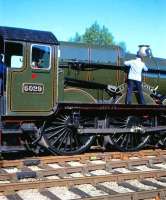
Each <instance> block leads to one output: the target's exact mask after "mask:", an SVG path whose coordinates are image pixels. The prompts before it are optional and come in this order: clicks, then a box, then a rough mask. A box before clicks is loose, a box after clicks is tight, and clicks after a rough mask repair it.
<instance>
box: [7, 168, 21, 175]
mask: <svg viewBox="0 0 166 200" xmlns="http://www.w3.org/2000/svg"><path fill="white" fill-rule="evenodd" d="M4 170H5V171H6V172H7V173H9V174H12V173H16V172H20V171H21V170H20V169H18V168H16V167H10V168H4Z"/></svg>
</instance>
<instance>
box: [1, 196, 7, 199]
mask: <svg viewBox="0 0 166 200" xmlns="http://www.w3.org/2000/svg"><path fill="white" fill-rule="evenodd" d="M0 200H8V198H7V197H5V196H0Z"/></svg>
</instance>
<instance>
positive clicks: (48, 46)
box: [30, 43, 52, 71]
mask: <svg viewBox="0 0 166 200" xmlns="http://www.w3.org/2000/svg"><path fill="white" fill-rule="evenodd" d="M34 46H41V47H43V46H44V47H47V48H49V50H50V55H49V63H48V64H49V65H48V67H38V68H36V67H35V66H33V64H32V63H33V62H34V61H33V60H32V49H33V47H34ZM51 55H52V47H51V46H50V45H49V44H38V43H33V44H31V45H30V67H31V69H33V70H35V71H50V69H51V62H52V61H51Z"/></svg>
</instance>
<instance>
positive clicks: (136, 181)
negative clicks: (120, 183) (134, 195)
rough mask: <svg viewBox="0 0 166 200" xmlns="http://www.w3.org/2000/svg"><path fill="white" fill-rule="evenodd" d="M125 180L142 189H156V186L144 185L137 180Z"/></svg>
mask: <svg viewBox="0 0 166 200" xmlns="http://www.w3.org/2000/svg"><path fill="white" fill-rule="evenodd" d="M126 182H127V183H129V184H131V185H133V186H135V187H137V188H140V189H142V190H155V189H157V188H156V187H153V186H148V185H144V184H142V183H140V182H139V181H138V180H128V181H126Z"/></svg>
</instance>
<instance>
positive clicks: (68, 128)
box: [42, 113, 95, 155]
mask: <svg viewBox="0 0 166 200" xmlns="http://www.w3.org/2000/svg"><path fill="white" fill-rule="evenodd" d="M80 122H83V123H86V120H83V119H82V120H81V119H78V118H77V117H73V114H70V113H66V114H65V113H64V114H60V115H59V116H57V117H56V118H55V119H53V120H51V121H48V122H46V124H45V126H44V129H43V132H42V134H43V136H44V138H45V139H46V141H47V143H48V144H49V148H50V150H51V151H52V152H54V153H56V154H59V155H73V154H78V153H82V152H85V151H87V150H88V149H89V148H90V146H91V144H92V143H93V141H94V139H95V137H94V136H85V135H80V134H79V133H78V126H79V124H80Z"/></svg>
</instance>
